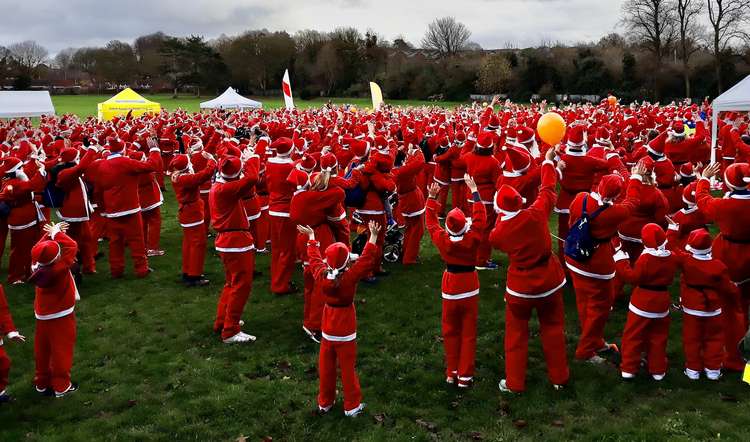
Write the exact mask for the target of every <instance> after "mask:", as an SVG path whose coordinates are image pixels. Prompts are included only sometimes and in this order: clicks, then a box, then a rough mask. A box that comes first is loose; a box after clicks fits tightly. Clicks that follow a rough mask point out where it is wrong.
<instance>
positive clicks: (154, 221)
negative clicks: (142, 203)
mask: <svg viewBox="0 0 750 442" xmlns="http://www.w3.org/2000/svg"><path fill="white" fill-rule="evenodd" d="M141 216H142V217H143V240H144V242H145V243H146V250H159V240H160V239H161V208H160V207H156V208H154V209H151V210H146V211H145V212H141Z"/></svg>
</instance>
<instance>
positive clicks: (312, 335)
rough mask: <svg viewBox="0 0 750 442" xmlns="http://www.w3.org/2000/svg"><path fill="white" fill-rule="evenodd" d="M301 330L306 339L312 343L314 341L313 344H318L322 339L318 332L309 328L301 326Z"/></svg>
mask: <svg viewBox="0 0 750 442" xmlns="http://www.w3.org/2000/svg"><path fill="white" fill-rule="evenodd" d="M302 330H303V331H304V332H305V334H306V335H307V337H308V338H310V339H312V340H313V341H315V343H317V344H320V339H321V337H322V335H321V333H320V331H313V330H310V329H309V328H307V327H305V326H304V325H303V326H302Z"/></svg>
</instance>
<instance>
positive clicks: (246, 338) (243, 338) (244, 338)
mask: <svg viewBox="0 0 750 442" xmlns="http://www.w3.org/2000/svg"><path fill="white" fill-rule="evenodd" d="M255 339H256V337H255V336H253V335H248V334H247V333H243V332H239V333H237V334H236V335H234V336H232V337H231V338H226V339H224V341H223V342H224V343H225V344H243V343H245V342H255Z"/></svg>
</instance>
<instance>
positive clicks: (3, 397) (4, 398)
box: [0, 391, 11, 404]
mask: <svg viewBox="0 0 750 442" xmlns="http://www.w3.org/2000/svg"><path fill="white" fill-rule="evenodd" d="M10 400H11V397H10V396H9V395H8V394H7V393H5V391H3V392H2V393H0V404H7V403H8V402H10Z"/></svg>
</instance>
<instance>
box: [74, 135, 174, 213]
mask: <svg viewBox="0 0 750 442" xmlns="http://www.w3.org/2000/svg"><path fill="white" fill-rule="evenodd" d="M161 164H162V162H161V153H160V151H159V149H158V148H152V149H151V150H150V151H149V154H148V159H147V160H146V161H145V162H143V161H136V160H133V159H131V158H128V157H125V156H123V155H121V154H111V155H109V156H108V157H107V158H105V159H103V160H99V161H95V162H94V163H93V164H92V166H94V167H95V168H96V173H95V175H94V174H91V173H89V172H88V171H87V173H86V176H87V177H90V178H91V179H93V181H94V188H95V189H98V191H99V192H101V197H102V199H101V204H102V205H103V206H104V207H103V210H102V216H104V217H107V218H119V217H121V216H127V215H132V214H134V213H138V212H140V211H141V205H140V200H139V197H138V188H139V182H138V177H140V176H141V175H144V174H149V173H151V172H154V171H156V170H160V167H161Z"/></svg>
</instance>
